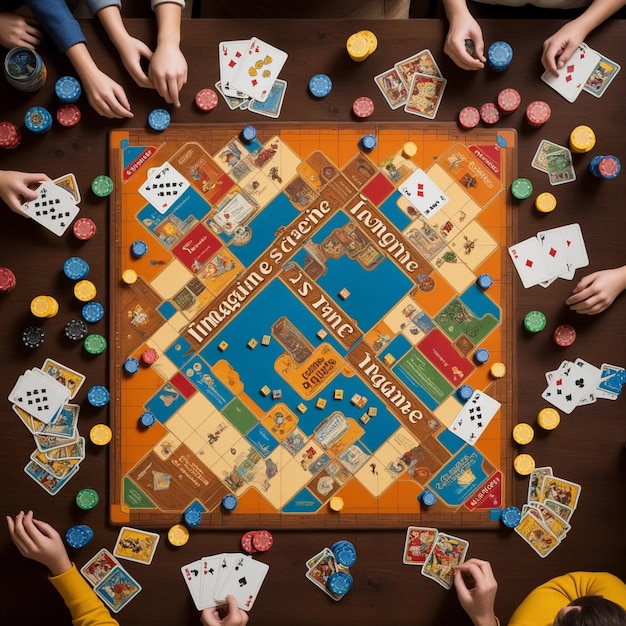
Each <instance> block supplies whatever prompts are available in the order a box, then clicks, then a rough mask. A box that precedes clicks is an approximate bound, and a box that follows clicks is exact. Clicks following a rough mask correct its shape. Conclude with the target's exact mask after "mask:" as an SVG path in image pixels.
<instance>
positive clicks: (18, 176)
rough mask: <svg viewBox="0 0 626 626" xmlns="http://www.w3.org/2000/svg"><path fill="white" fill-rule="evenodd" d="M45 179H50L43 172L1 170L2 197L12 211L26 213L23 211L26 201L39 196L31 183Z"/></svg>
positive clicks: (0, 189)
mask: <svg viewBox="0 0 626 626" xmlns="http://www.w3.org/2000/svg"><path fill="white" fill-rule="evenodd" d="M44 180H50V179H49V178H48V176H46V175H45V174H41V173H36V174H34V173H33V174H31V173H29V172H10V171H8V170H0V198H2V199H3V200H4V201H5V202H6V205H7V206H8V207H9V208H10V209H11V211H15V213H19V214H20V215H26V214H25V213H24V211H22V205H23V204H24V202H27V201H28V200H34V199H35V198H36V197H37V191H36V190H35V189H31V188H30V187H29V185H35V184H37V183H41V182H43V181H44Z"/></svg>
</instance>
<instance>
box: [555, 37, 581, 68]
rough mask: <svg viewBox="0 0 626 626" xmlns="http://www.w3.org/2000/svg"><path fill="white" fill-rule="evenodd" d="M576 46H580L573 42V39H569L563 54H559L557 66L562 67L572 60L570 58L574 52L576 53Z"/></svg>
mask: <svg viewBox="0 0 626 626" xmlns="http://www.w3.org/2000/svg"><path fill="white" fill-rule="evenodd" d="M576 48H578V44H577V43H575V42H573V41H568V42H567V45H566V46H565V48H564V49H563V51H562V52H561V54H559V59H558V61H557V67H558V68H559V69H561V68H562V67H565V64H566V63H567V62H568V61H569V60H570V58H571V57H572V54H574V52H575V50H576Z"/></svg>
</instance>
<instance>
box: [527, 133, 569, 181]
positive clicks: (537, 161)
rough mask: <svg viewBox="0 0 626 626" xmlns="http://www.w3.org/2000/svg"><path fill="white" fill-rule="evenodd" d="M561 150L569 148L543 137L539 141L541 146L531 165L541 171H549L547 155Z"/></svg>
mask: <svg viewBox="0 0 626 626" xmlns="http://www.w3.org/2000/svg"><path fill="white" fill-rule="evenodd" d="M560 150H567V148H565V147H564V146H559V145H558V144H556V143H552V142H551V141H548V140H547V139H542V140H541V141H540V142H539V147H538V148H537V151H536V152H535V156H534V157H533V160H532V163H531V165H532V166H533V167H534V168H535V169H536V170H539V171H540V172H546V173H547V172H548V163H547V161H546V156H547V155H548V154H550V153H552V152H558V151H560Z"/></svg>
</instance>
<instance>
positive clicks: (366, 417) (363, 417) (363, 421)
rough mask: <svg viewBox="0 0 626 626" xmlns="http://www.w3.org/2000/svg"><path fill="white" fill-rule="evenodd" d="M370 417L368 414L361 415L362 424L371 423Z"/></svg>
mask: <svg viewBox="0 0 626 626" xmlns="http://www.w3.org/2000/svg"><path fill="white" fill-rule="evenodd" d="M370 419H371V418H370V416H369V415H368V414H367V413H363V415H361V417H359V420H360V422H361V423H362V424H367V423H368V422H369V421H370Z"/></svg>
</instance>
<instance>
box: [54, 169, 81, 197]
mask: <svg viewBox="0 0 626 626" xmlns="http://www.w3.org/2000/svg"><path fill="white" fill-rule="evenodd" d="M52 182H53V183H54V184H55V185H56V186H57V187H61V189H65V191H67V192H68V193H69V194H71V196H72V197H73V198H74V204H79V203H80V200H81V198H80V190H79V189H78V182H77V181H76V176H74V174H65V176H59V178H55V179H54V180H53V181H52Z"/></svg>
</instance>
